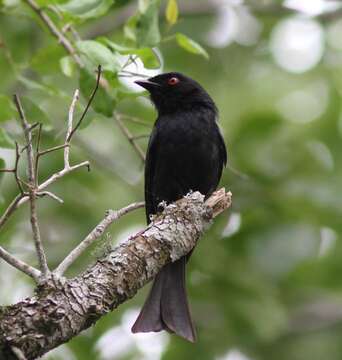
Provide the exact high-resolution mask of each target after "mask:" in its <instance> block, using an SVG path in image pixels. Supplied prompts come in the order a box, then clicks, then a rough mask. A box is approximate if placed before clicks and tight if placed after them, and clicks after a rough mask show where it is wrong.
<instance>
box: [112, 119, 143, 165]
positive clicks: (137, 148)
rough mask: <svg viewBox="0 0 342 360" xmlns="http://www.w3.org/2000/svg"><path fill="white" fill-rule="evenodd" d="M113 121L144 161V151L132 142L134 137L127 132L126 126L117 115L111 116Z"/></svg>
mask: <svg viewBox="0 0 342 360" xmlns="http://www.w3.org/2000/svg"><path fill="white" fill-rule="evenodd" d="M113 117H114V120H115V121H116V122H117V124H118V125H119V127H120V129H121V131H122V132H123V134H124V135H125V136H126V138H127V139H128V141H129V142H130V143H131V145H132V146H133V148H134V150H135V151H136V152H137V154H138V155H139V156H140V158H141V160H142V161H145V153H144V151H143V150H142V149H141V147H140V146H139V144H137V142H136V141H135V140H134V136H133V135H132V133H131V132H130V131H129V130H128V128H127V127H126V125H125V124H124V123H123V121H122V120H121V118H120V115H119V114H117V113H114V114H113Z"/></svg>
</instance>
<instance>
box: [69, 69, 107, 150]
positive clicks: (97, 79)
mask: <svg viewBox="0 0 342 360" xmlns="http://www.w3.org/2000/svg"><path fill="white" fill-rule="evenodd" d="M101 72H102V68H101V65H99V66H98V68H97V78H96V85H95V88H94V90H93V92H92V94H91V95H90V98H89V100H88V103H87V105H86V107H85V109H84V111H83V113H82V115H81V117H80V119H79V120H78V122H77V124H76V126H75V127H74V128H73V129H72V131H71V132H70V134H69V135H68V136H67V139H66V142H67V143H69V142H70V140H71V138H72V136H73V135H74V133H75V131H77V129H78V128H79V126H80V125H81V123H82V121H83V119H84V117H85V116H86V114H87V112H88V110H89V107H90V105H91V103H92V102H93V100H94V97H95V95H96V92H97V89H98V88H99V83H100V80H101Z"/></svg>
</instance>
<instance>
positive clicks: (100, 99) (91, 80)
mask: <svg viewBox="0 0 342 360" xmlns="http://www.w3.org/2000/svg"><path fill="white" fill-rule="evenodd" d="M95 80H96V79H95V77H94V75H92V74H91V73H90V72H89V71H87V70H85V69H82V70H81V71H80V89H81V93H82V95H83V96H84V97H85V98H86V99H87V100H88V99H89V97H90V95H91V94H92V92H93V90H94V86H95ZM115 105H116V101H115V99H114V97H112V96H110V95H108V93H107V92H106V91H105V90H104V89H103V88H102V87H99V88H98V90H97V92H96V95H95V98H94V100H93V102H92V108H93V109H94V110H95V111H96V112H98V113H101V114H103V115H105V116H108V117H110V116H112V115H113V111H114V108H115Z"/></svg>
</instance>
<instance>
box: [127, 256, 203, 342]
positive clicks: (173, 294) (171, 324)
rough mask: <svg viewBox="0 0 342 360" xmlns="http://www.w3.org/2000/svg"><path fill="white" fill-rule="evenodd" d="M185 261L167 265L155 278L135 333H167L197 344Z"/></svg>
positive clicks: (136, 324)
mask: <svg viewBox="0 0 342 360" xmlns="http://www.w3.org/2000/svg"><path fill="white" fill-rule="evenodd" d="M185 264H186V257H185V256H184V257H182V258H181V259H179V260H177V261H175V262H174V263H170V264H167V265H165V266H164V267H163V269H162V270H161V271H160V272H159V274H158V275H157V276H156V278H155V280H154V283H153V286H152V289H151V291H150V293H149V295H148V297H147V299H146V301H145V304H144V306H143V308H142V309H141V312H140V314H139V316H138V318H137V320H136V321H135V323H134V325H133V327H132V332H133V333H138V332H150V331H161V330H166V331H168V332H171V333H175V334H177V335H179V336H181V337H183V338H185V339H186V340H189V341H191V342H195V340H196V333H195V330H194V327H193V324H192V320H191V315H190V310H189V304H188V299H187V295H186V289H185Z"/></svg>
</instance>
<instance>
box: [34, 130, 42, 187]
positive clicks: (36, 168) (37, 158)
mask: <svg viewBox="0 0 342 360" xmlns="http://www.w3.org/2000/svg"><path fill="white" fill-rule="evenodd" d="M42 128H43V124H39V128H38V137H37V144H36V155H35V158H34V169H35V174H34V178H35V187H37V186H38V177H39V174H38V165H39V148H40V140H41V136H42Z"/></svg>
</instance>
